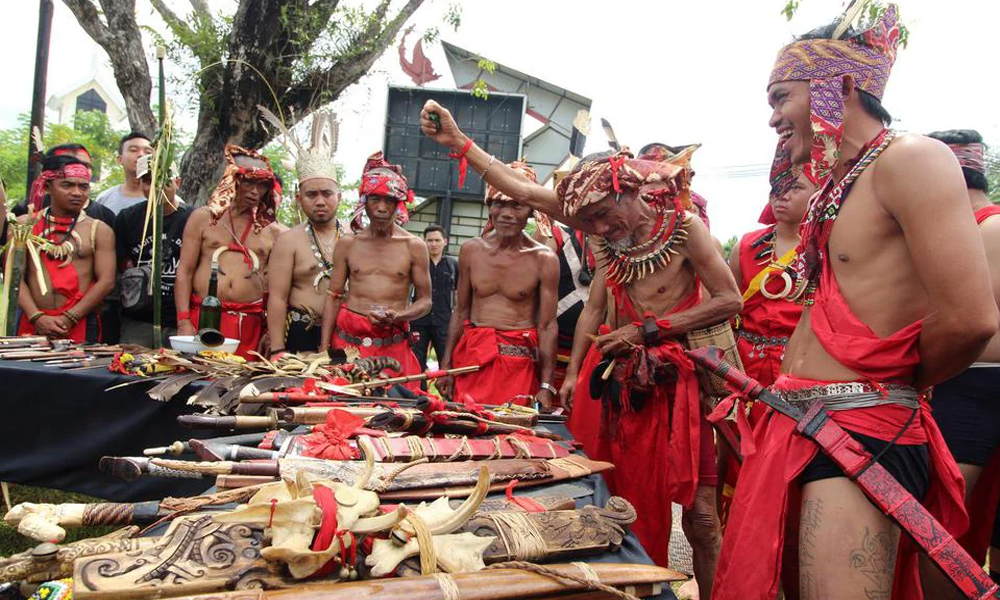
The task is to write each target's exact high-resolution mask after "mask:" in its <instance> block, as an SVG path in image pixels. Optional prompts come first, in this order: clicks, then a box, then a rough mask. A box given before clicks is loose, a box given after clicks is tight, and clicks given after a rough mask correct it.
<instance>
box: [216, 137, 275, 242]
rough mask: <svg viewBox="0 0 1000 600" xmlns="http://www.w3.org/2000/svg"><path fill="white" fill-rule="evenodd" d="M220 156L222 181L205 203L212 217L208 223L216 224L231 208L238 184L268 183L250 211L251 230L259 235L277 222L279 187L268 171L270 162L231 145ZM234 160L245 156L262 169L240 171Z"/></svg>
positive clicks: (253, 168) (270, 171)
mask: <svg viewBox="0 0 1000 600" xmlns="http://www.w3.org/2000/svg"><path fill="white" fill-rule="evenodd" d="M223 156H224V157H225V164H226V167H225V170H224V171H223V173H222V179H220V180H219V185H218V186H216V188H215V191H214V192H212V196H211V197H210V198H209V199H208V208H209V210H210V211H211V213H212V219H213V221H217V220H218V219H219V217H221V216H222V215H223V213H225V212H226V209H227V208H229V207H230V206H231V205H232V204H233V201H234V200H235V199H236V187H237V185H238V184H239V182H240V181H248V180H249V181H271V182H272V187H271V191H270V193H268V194H267V196H265V197H264V198H262V199H261V201H260V204H259V205H258V206H256V207H254V209H253V215H252V217H251V218H252V220H253V223H254V230H255V231H258V232H259V231H260V230H261V229H263V228H264V227H267V226H268V225H270V224H271V223H273V222H274V221H275V219H277V218H278V214H277V208H278V198H281V185H280V184H279V183H278V180H277V179H275V177H274V171H272V170H271V161H269V160H268V159H267V157H266V156H264V155H262V154H260V153H258V152H255V151H253V150H248V149H246V148H241V147H239V146H236V145H233V144H227V145H226V149H225V151H224V152H223ZM237 156H246V157H248V158H252V159H254V160H259V161H262V162H263V163H264V164H265V165H266V167H241V166H239V165H237V164H236V157H237Z"/></svg>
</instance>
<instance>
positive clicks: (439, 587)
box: [179, 563, 686, 600]
mask: <svg viewBox="0 0 1000 600" xmlns="http://www.w3.org/2000/svg"><path fill="white" fill-rule="evenodd" d="M545 568H546V569H547V570H550V571H552V572H555V573H563V574H567V575H571V576H574V577H577V578H583V579H585V580H587V581H596V582H600V583H603V584H605V585H610V586H614V587H617V588H619V589H621V590H626V589H627V590H628V591H629V592H630V593H632V594H633V595H636V596H640V597H645V596H652V595H656V594H659V593H660V591H661V589H662V587H661V586H662V585H663V584H664V583H668V582H671V581H683V580H684V579H686V578H685V577H684V576H683V575H681V574H680V573H677V572H676V571H671V570H669V569H664V568H661V567H656V566H652V565H634V564H613V563H593V564H581V563H572V564H565V565H545ZM587 591H588V587H587V586H586V585H584V584H581V583H578V582H576V581H571V580H568V579H560V578H558V577H552V576H550V575H542V574H539V573H534V572H531V571H526V570H522V569H490V570H486V571H479V572H477V573H454V574H449V575H442V574H436V575H427V576H422V577H399V578H395V579H378V580H372V581H355V582H351V583H338V584H332V585H331V584H322V583H319V584H313V585H301V586H295V587H292V588H289V589H284V590H273V591H260V590H254V591H242V592H229V593H222V594H208V595H204V596H184V597H182V598H179V600H293V599H294V600H517V599H521V598H533V599H541V598H556V597H558V598H560V599H564V598H567V597H574V598H575V595H576V594H583V595H582V596H581V598H586V599H587V600H590V598H592V596H590V595H588V594H586V592H587ZM607 597H608V594H606V593H604V592H601V594H600V595H599V596H593V598H607Z"/></svg>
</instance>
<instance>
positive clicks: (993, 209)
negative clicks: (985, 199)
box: [975, 204, 1000, 225]
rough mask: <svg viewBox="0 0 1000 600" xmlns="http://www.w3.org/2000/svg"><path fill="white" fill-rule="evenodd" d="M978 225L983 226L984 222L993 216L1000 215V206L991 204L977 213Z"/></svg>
mask: <svg viewBox="0 0 1000 600" xmlns="http://www.w3.org/2000/svg"><path fill="white" fill-rule="evenodd" d="M975 215H976V224H977V225H982V224H983V221H985V220H986V219H988V218H990V217H992V216H993V215H1000V206H998V205H996V204H991V205H989V206H984V207H982V208H980V209H979V210H977V211H976V213H975Z"/></svg>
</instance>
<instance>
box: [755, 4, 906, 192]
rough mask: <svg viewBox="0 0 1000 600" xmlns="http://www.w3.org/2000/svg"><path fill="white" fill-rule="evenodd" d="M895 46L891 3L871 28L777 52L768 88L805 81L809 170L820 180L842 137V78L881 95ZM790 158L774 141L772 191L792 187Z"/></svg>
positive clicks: (835, 159)
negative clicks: (808, 135) (806, 87)
mask: <svg viewBox="0 0 1000 600" xmlns="http://www.w3.org/2000/svg"><path fill="white" fill-rule="evenodd" d="M898 46H899V10H898V8H897V7H896V5H895V4H890V5H889V6H888V7H886V9H885V12H883V13H882V16H881V17H880V18H879V20H878V22H876V23H875V24H874V25H873V26H872V27H871V28H869V29H868V30H866V31H863V32H861V33H859V34H856V35H853V36H851V37H850V38H847V39H837V40H831V39H806V40H799V41H796V42H792V43H791V44H789V45H787V46H785V47H784V48H782V49H781V52H779V53H778V59H777V60H776V61H775V63H774V68H773V70H772V71H771V77H770V79H769V80H768V84H767V85H768V87H769V88H770V86H771V85H773V84H775V83H778V82H783V81H808V82H809V120H810V124H811V126H812V132H813V143H812V150H811V152H810V163H811V164H810V165H809V170H808V171H807V174H808V175H809V178H810V179H811V180H812V181H813V182H815V183H816V184H817V185H819V186H820V187H822V185H823V183H824V182H825V181H826V179H827V178H828V177H829V176H830V174H831V173H832V172H833V168H834V166H835V165H836V164H837V162H838V161H839V160H840V146H841V143H842V141H843V136H844V125H843V122H844V78H845V77H846V76H848V75H850V76H851V78H852V79H853V80H854V83H855V85H856V86H857V87H858V89H860V90H862V91H864V92H867V93H869V94H871V95H873V96H875V97H876V98H879V99H881V98H882V94H883V93H884V92H885V86H886V83H887V82H888V81H889V73H890V71H891V70H892V65H893V63H895V61H896V50H897V48H898ZM791 166H792V162H791V160H790V159H789V157H788V154H787V152H786V151H785V150H783V149H782V143H781V141H780V140H779V141H778V147H777V149H776V150H775V156H774V161H773V163H772V165H771V195H772V196H775V195H778V196H780V195H781V194H783V193H784V192H786V191H788V189H789V188H790V187H791V186H792V184H793V183H794V181H795V177H794V176H792V175H791V174H790V172H789V170H790V168H791Z"/></svg>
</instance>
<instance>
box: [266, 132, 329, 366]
mask: <svg viewBox="0 0 1000 600" xmlns="http://www.w3.org/2000/svg"><path fill="white" fill-rule="evenodd" d="M315 118H316V119H320V120H322V121H328V122H329V123H330V126H329V128H326V127H325V126H323V125H322V124H321V123H320V122H319V121H317V122H316V123H314V127H313V132H314V134H313V140H312V146H311V147H310V148H302V147H299V148H298V151H297V155H296V161H295V171H296V174H297V175H298V181H299V188H298V190H297V191H296V194H295V200H296V202H298V204H299V207H300V208H301V209H302V212H303V213H304V214H305V216H306V221H305V222H304V223H301V224H299V225H297V226H295V227H293V228H292V229H290V230H288V231H286V232H285V233H282V234H281V235H280V236H279V237H278V240H277V241H276V242H275V244H274V249H273V250H272V251H271V259H270V261H269V262H268V270H267V272H268V277H267V284H268V299H267V324H268V336H270V338H271V347H270V351H271V354H272V355H275V354H277V353H279V352H283V351H286V350H287V351H288V352H318V351H319V348H320V333H321V325H320V318H321V317H322V315H323V305H324V304H325V302H326V297H327V290H328V289H329V284H330V276H331V275H332V274H333V252H334V250H335V248H336V246H337V240H339V239H340V236H341V235H342V234H343V232H344V230H343V228H342V227H341V226H340V222H339V221H338V220H337V208H338V207H339V206H340V185H339V184H338V183H337V165H336V163H335V162H334V160H333V153H334V151H335V150H336V142H335V141H334V142H333V143H329V142H327V143H323V142H322V140H323V139H324V137H323V133H322V132H323V131H324V130H326V131H328V132H329V134H330V135H331V136H333V137H335V136H336V133H335V131H336V124H335V123H334V122H333V121H332V115H330V116H329V119H328V115H326V114H322V115H317V116H316V117H315Z"/></svg>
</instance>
